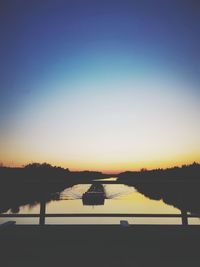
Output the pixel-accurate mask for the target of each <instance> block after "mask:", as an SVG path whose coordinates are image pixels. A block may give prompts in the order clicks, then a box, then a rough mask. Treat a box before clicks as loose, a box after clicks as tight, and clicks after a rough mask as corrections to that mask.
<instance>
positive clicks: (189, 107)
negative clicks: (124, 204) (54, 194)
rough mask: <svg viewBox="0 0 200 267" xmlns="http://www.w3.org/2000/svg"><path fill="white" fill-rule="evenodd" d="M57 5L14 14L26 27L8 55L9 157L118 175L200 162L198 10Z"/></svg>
mask: <svg viewBox="0 0 200 267" xmlns="http://www.w3.org/2000/svg"><path fill="white" fill-rule="evenodd" d="M58 2H59V1H58ZM55 3H56V2H55ZM62 5H63V6H62ZM55 7H56V8H58V9H59V12H58V13H56V12H54V13H52V10H54V9H51V8H49V9H48V8H47V9H46V7H44V6H40V7H38V8H34V9H31V11H30V10H29V9H28V6H26V5H25V4H24V6H23V8H22V7H20V6H17V5H16V7H15V8H14V9H9V8H7V9H6V11H5V12H7V13H6V17H7V20H6V21H5V26H4V27H6V30H5V32H6V31H7V32H10V28H11V27H14V25H15V27H14V30H13V31H16V32H14V33H13V32H12V38H10V39H9V37H8V35H9V34H8V35H6V34H5V39H4V40H5V44H4V49H2V51H1V52H2V53H5V51H6V53H7V58H5V59H4V60H3V62H1V64H2V63H3V64H4V65H5V68H4V72H5V73H4V74H5V78H4V79H3V80H2V81H1V84H0V85H1V96H2V97H1V100H0V104H1V106H0V109H1V117H0V130H1V136H0V162H1V163H2V164H4V165H8V166H22V165H24V164H27V163H30V162H48V163H50V164H52V165H58V166H62V167H67V168H69V169H70V170H86V169H87V170H99V171H103V172H110V173H111V172H114V173H117V172H121V171H125V170H138V169H140V168H148V169H152V168H160V167H170V166H175V165H182V164H188V163H192V162H194V161H197V162H198V161H200V138H199V136H200V123H199V122H200V105H199V96H200V92H199V82H200V80H199V76H198V75H196V74H197V69H198V68H199V67H200V66H199V62H200V61H199V60H198V58H199V51H197V49H196V42H199V40H196V39H197V35H198V34H197V32H198V27H197V25H196V24H195V18H196V19H197V18H198V16H197V15H196V16H197V17H195V13H194V14H193V15H192V17H190V16H191V14H188V17H187V19H185V17H184V14H185V13H184V12H185V10H179V12H178V13H176V12H175V13H172V10H174V7H173V9H171V8H170V5H169V6H168V7H166V9H162V8H161V7H160V8H159V6H158V7H157V11H154V10H153V9H152V8H150V9H147V8H146V9H145V10H148V12H149V13H148V15H149V16H146V14H144V10H143V5H142V4H141V6H140V5H139V4H137V5H136V6H134V5H133V4H131V2H130V3H129V4H128V5H127V6H123V8H120V6H118V5H117V4H116V5H115V6H114V7H113V6H112V5H111V4H108V5H107V6H106V9H105V6H104V5H102V6H101V5H88V6H87V8H86V7H85V6H84V7H83V6H82V5H81V4H80V5H79V7H77V6H76V5H73V4H72V3H71V2H70V6H68V4H64V3H63V4H61V3H60V4H58V5H56V4H55ZM183 8H184V7H183ZM62 10H63V11H62ZM103 10H104V11H105V10H106V12H103ZM39 11H40V12H39ZM97 11H99V13H95V12H97ZM188 12H189V11H188ZM30 13H31V14H30ZM94 14H96V15H94ZM10 17H14V19H13V20H12V22H10V23H8V21H9V18H10ZM169 17H170V20H169ZM24 22H25V23H24ZM11 24H12V25H11ZM158 25H159V26H158ZM191 28H192V29H193V30H192V31H191V30H190V29H191ZM183 29H184V31H183ZM169 31H170V34H169ZM6 38H7V39H6ZM195 38H196V39H195ZM198 38H199V37H198ZM194 39H195V40H196V41H195V42H194V41H193V40H194ZM8 43H9V44H10V46H9V45H8ZM11 43H14V44H15V50H13V49H12V45H11ZM9 49H11V50H12V53H11V52H10V50H9ZM195 49H196V50H195ZM4 50H5V51H4Z"/></svg>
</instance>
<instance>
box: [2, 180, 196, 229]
mask: <svg viewBox="0 0 200 267" xmlns="http://www.w3.org/2000/svg"><path fill="white" fill-rule="evenodd" d="M109 182H110V181H109ZM115 182H116V181H115V180H113V184H111V183H108V184H107V183H106V181H104V183H102V182H97V181H96V182H94V183H93V184H75V185H73V184H69V185H66V184H65V185H63V184H58V185H55V184H54V185H53V187H51V188H50V187H48V188H40V189H38V188H36V187H34V185H33V186H32V187H31V186H30V185H28V186H26V187H22V188H7V191H5V188H4V192H3V194H1V195H0V198H1V202H0V203H1V204H0V212H1V213H16V214H23V213H30V214H31V213H38V214H40V219H39V222H40V224H41V225H42V224H44V223H45V214H49V213H51V214H57V213H74V214H75V213H82V214H84V213H119V214H123V213H126V214H136V213H137V214H142V213H148V214H155V213H156V214H162V213H165V214H182V223H183V224H187V212H190V213H191V214H197V215H199V214H200V209H199V205H198V203H199V202H198V199H199V187H198V186H197V184H195V183H184V184H183V183H182V184H180V183H134V184H133V183H132V184H130V183H129V184H126V185H125V184H116V183H115ZM92 188H93V189H95V190H96V191H97V189H99V190H100V192H102V194H101V195H102V196H103V198H101V197H100V198H98V197H97V195H96V194H94V195H93V196H92V197H89V198H86V199H85V200H84V197H83V196H84V194H86V195H87V192H90V190H91V189H92ZM95 190H94V192H95ZM30 209H32V210H30ZM199 216H200V215H199ZM138 220H139V218H137V220H136V219H134V220H133V221H134V222H136V221H138ZM178 220H179V219H176V222H177V221H178ZM0 221H2V219H0ZM46 221H47V222H51V221H52V222H54V223H55V221H56V219H53V218H52V219H50V218H46ZM57 221H59V223H60V222H64V221H66V218H65V219H64V218H58V219H57ZM70 221H71V218H70V219H69V218H68V222H70ZM84 221H86V222H85V223H91V222H92V221H93V220H91V218H88V219H83V218H76V219H75V220H72V223H76V222H78V223H84ZM96 221H97V220H96ZM100 221H101V222H102V223H103V222H104V223H105V222H106V221H107V222H109V223H112V222H114V221H115V220H114V219H113V218H109V219H107V220H103V219H98V222H100ZM118 221H119V219H118ZM129 221H130V223H131V221H132V219H131V218H129ZM147 221H148V222H149V223H150V222H152V221H153V222H159V219H158V218H154V219H153V218H149V219H148V220H147ZM166 221H167V220H165V223H166ZM140 222H142V223H143V221H142V220H140ZM179 222H180V223H181V221H179ZM198 223H199V222H198Z"/></svg>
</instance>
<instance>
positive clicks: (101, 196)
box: [82, 183, 106, 206]
mask: <svg viewBox="0 0 200 267" xmlns="http://www.w3.org/2000/svg"><path fill="white" fill-rule="evenodd" d="M105 198H106V194H105V190H104V187H103V185H102V184H99V183H96V184H92V185H91V186H90V188H89V189H88V191H87V192H85V193H84V194H83V196H82V201H83V205H92V206H93V205H104V200H105Z"/></svg>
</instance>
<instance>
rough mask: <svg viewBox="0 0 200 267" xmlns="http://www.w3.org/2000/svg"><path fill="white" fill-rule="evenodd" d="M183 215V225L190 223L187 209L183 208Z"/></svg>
mask: <svg viewBox="0 0 200 267" xmlns="http://www.w3.org/2000/svg"><path fill="white" fill-rule="evenodd" d="M181 216H182V225H188V217H187V211H186V210H181Z"/></svg>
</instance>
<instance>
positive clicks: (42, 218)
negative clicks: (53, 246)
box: [39, 200, 46, 225]
mask: <svg viewBox="0 0 200 267" xmlns="http://www.w3.org/2000/svg"><path fill="white" fill-rule="evenodd" d="M45 211H46V202H45V200H41V202H40V221H39V224H40V225H45Z"/></svg>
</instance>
